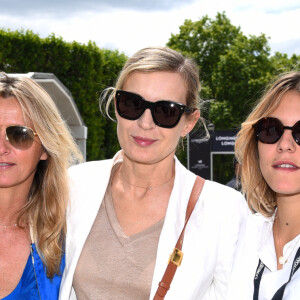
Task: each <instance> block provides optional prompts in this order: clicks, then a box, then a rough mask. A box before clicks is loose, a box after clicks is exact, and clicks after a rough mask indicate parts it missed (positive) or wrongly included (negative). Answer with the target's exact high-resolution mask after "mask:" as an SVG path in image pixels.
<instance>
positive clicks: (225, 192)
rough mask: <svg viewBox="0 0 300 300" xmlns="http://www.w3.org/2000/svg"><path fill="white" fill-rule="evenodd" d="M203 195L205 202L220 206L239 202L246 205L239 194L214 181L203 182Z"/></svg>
mask: <svg viewBox="0 0 300 300" xmlns="http://www.w3.org/2000/svg"><path fill="white" fill-rule="evenodd" d="M204 194H205V197H206V199H207V201H210V202H214V203H215V202H217V203H219V204H220V205H225V206H226V205H230V204H231V203H232V204H234V203H235V202H239V201H242V202H243V204H245V203H246V201H245V198H244V196H243V195H242V193H241V192H239V191H236V190H235V189H233V188H231V187H228V186H226V185H224V184H220V183H218V182H215V181H210V180H205V185H204Z"/></svg>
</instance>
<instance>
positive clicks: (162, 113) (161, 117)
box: [153, 101, 181, 128]
mask: <svg viewBox="0 0 300 300" xmlns="http://www.w3.org/2000/svg"><path fill="white" fill-rule="evenodd" d="M180 116H181V110H180V107H179V106H178V105H176V104H175V103H172V102H168V101H158V102H156V103H155V106H154V108H153V119H154V121H155V123H156V124H157V125H159V126H161V127H165V128H172V127H174V126H176V125H177V123H178V121H179V119H180Z"/></svg>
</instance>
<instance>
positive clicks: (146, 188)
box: [119, 173, 175, 191]
mask: <svg viewBox="0 0 300 300" xmlns="http://www.w3.org/2000/svg"><path fill="white" fill-rule="evenodd" d="M119 174H120V173H119ZM119 176H120V175H119ZM174 176H175V174H174V175H173V176H172V177H171V178H170V179H168V180H167V181H165V182H163V183H162V184H160V185H156V186H149V187H144V186H139V185H135V184H133V183H130V182H128V181H127V180H126V179H125V177H123V176H122V177H123V178H124V179H123V180H124V181H125V182H126V183H127V184H129V185H131V186H134V187H137V188H140V189H144V190H148V191H152V190H153V189H156V188H159V187H162V186H164V185H166V184H167V183H169V182H170V181H171V180H172V179H173V178H174Z"/></svg>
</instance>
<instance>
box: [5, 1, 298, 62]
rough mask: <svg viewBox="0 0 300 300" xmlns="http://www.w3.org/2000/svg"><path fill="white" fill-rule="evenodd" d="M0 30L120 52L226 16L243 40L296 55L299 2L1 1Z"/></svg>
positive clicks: (160, 42)
mask: <svg viewBox="0 0 300 300" xmlns="http://www.w3.org/2000/svg"><path fill="white" fill-rule="evenodd" d="M0 7H1V9H0V27H1V28H2V29H10V30H20V29H24V30H27V29H30V30H32V31H33V32H34V33H37V34H39V36H40V37H42V38H44V37H47V36H49V35H50V34H52V33H54V34H55V36H57V37H58V36H60V37H62V38H63V39H64V40H65V41H68V42H72V41H77V42H79V43H83V44H86V43H88V41H90V40H91V41H93V42H95V43H96V45H97V46H98V47H100V48H106V49H111V50H119V51H120V52H122V53H125V54H126V55H128V56H130V55H132V54H133V53H135V52H136V51H138V50H139V49H141V48H144V47H147V46H164V45H166V43H167V42H168V40H169V38H170V37H171V34H177V33H179V27H180V26H181V25H183V23H184V21H185V20H186V19H190V20H192V21H197V20H199V19H201V18H202V17H203V16H205V15H208V16H209V17H210V18H211V19H215V17H216V14H217V13H218V12H225V14H226V16H227V17H228V18H229V19H230V21H231V23H232V24H233V25H235V26H240V27H241V30H242V32H243V33H244V34H245V35H247V36H248V35H256V36H258V35H260V34H261V33H264V34H266V36H267V37H269V38H270V39H269V45H270V47H271V51H272V53H274V52H275V51H279V52H281V53H287V54H288V55H289V56H290V55H292V54H294V53H295V54H297V55H300V30H299V29H300V1H299V0H280V1H279V0H51V1H49V0H27V1H25V0H9V1H7V0H0Z"/></svg>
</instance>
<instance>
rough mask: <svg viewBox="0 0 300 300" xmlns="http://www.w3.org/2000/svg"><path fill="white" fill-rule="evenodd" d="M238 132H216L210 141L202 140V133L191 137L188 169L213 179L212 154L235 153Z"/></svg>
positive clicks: (234, 130) (193, 134)
mask: <svg viewBox="0 0 300 300" xmlns="http://www.w3.org/2000/svg"><path fill="white" fill-rule="evenodd" d="M237 132H238V130H236V129H232V130H214V131H213V132H210V139H207V138H201V137H200V136H201V132H198V133H197V132H194V133H192V134H191V135H190V136H189V140H188V143H189V147H188V151H189V153H188V167H189V169H190V170H191V171H192V172H194V173H195V174H197V175H199V176H201V177H203V178H205V179H211V166H212V164H211V153H224V154H230V153H234V143H235V139H236V134H237Z"/></svg>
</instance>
